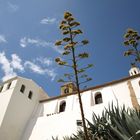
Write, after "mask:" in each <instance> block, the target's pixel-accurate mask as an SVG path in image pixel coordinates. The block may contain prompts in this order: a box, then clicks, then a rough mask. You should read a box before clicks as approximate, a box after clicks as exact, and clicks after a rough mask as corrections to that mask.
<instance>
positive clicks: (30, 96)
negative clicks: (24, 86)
mask: <svg viewBox="0 0 140 140" xmlns="http://www.w3.org/2000/svg"><path fill="white" fill-rule="evenodd" d="M32 96H33V92H32V91H30V92H29V95H28V98H29V99H32Z"/></svg>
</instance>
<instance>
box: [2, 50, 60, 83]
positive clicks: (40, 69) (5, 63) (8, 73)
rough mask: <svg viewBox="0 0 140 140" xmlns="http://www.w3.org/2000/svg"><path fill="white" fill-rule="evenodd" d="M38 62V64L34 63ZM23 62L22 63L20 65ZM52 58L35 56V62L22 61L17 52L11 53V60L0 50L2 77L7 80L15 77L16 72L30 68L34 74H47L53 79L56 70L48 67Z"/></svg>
mask: <svg viewBox="0 0 140 140" xmlns="http://www.w3.org/2000/svg"><path fill="white" fill-rule="evenodd" d="M37 62H39V63H40V64H36V63H37ZM22 63H23V65H22ZM51 64H52V60H50V59H47V58H43V57H40V58H36V59H35V62H31V61H24V62H23V61H22V60H21V59H20V57H19V56H18V55H17V54H12V55H11V60H9V59H8V58H7V57H6V54H5V52H0V65H1V69H2V71H3V73H4V76H3V78H2V80H3V81H5V80H8V79H9V78H12V77H15V76H16V75H17V73H16V72H23V71H25V70H30V71H32V72H34V73H36V74H40V75H43V76H45V75H46V76H48V77H50V78H51V80H54V79H55V77H56V75H57V74H56V72H55V71H54V69H52V68H50V65H51Z"/></svg>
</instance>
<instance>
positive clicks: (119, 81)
mask: <svg viewBox="0 0 140 140" xmlns="http://www.w3.org/2000/svg"><path fill="white" fill-rule="evenodd" d="M138 77H140V74H137V75H133V76H129V77H125V78H121V79H119V80H114V81H111V82H108V83H104V84H102V85H97V86H94V87H90V88H87V89H85V90H82V91H81V94H82V93H83V92H86V91H90V90H95V89H99V88H103V87H107V86H111V85H114V84H118V83H121V82H124V81H128V80H131V79H135V78H138ZM75 94H77V93H71V94H64V95H60V96H56V97H50V98H49V99H44V100H40V103H42V102H47V101H52V100H56V99H60V98H65V97H67V96H71V95H75Z"/></svg>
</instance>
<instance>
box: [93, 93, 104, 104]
mask: <svg viewBox="0 0 140 140" xmlns="http://www.w3.org/2000/svg"><path fill="white" fill-rule="evenodd" d="M102 102H103V99H102V94H101V93H100V92H98V93H96V95H95V104H100V103H102Z"/></svg>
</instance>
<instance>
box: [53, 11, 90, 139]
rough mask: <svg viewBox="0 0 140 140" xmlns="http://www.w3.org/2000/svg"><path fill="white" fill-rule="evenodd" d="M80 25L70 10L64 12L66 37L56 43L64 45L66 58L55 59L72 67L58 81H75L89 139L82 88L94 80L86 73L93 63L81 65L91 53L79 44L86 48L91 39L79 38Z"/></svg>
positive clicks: (63, 27)
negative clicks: (69, 71)
mask: <svg viewBox="0 0 140 140" xmlns="http://www.w3.org/2000/svg"><path fill="white" fill-rule="evenodd" d="M79 25H80V23H79V22H77V21H76V20H75V18H74V17H73V16H72V14H71V13H70V12H65V13H64V19H63V20H62V21H61V23H60V26H59V28H60V30H61V31H62V34H63V35H64V38H62V39H61V40H58V41H57V42H56V43H55V45H56V46H57V47H59V46H63V47H64V52H63V53H62V55H63V57H64V58H63V59H61V58H60V57H58V58H56V59H55V61H56V63H57V64H58V65H61V66H65V67H69V68H71V69H72V73H69V74H64V78H63V79H59V80H58V82H73V83H75V85H76V89H77V93H78V97H79V104H80V109H81V115H82V121H83V127H84V132H85V139H86V140H89V138H88V135H87V130H86V125H85V119H84V111H83V105H82V100H81V96H80V89H81V85H82V84H84V83H86V82H88V81H90V80H92V79H91V78H90V77H88V75H87V74H85V72H86V70H87V69H88V68H90V67H92V64H87V65H84V64H82V65H81V61H82V60H83V59H87V58H88V57H89V54H88V53H87V52H85V51H78V50H79V46H80V47H81V49H82V50H84V47H83V46H85V45H87V44H88V43H89V41H88V40H86V39H84V40H82V41H79V40H78V36H80V35H81V34H82V33H83V32H82V30H81V29H79ZM80 66H81V67H80Z"/></svg>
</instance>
